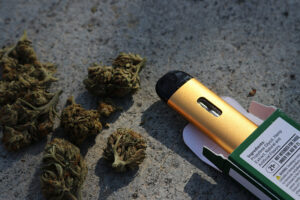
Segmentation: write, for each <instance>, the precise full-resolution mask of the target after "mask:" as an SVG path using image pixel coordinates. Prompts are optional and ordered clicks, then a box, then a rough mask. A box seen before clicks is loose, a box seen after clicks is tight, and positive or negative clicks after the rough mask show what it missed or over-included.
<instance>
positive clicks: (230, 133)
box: [168, 78, 257, 153]
mask: <svg viewBox="0 0 300 200" xmlns="http://www.w3.org/2000/svg"><path fill="white" fill-rule="evenodd" d="M200 97H204V98H206V99H207V100H208V101H210V102H211V103H212V104H214V105H215V106H217V107H218V108H219V109H220V110H221V111H222V114H221V115H220V116H219V117H216V116H214V115H212V114H211V113H210V112H208V111H207V110H206V109H205V108H203V107H202V106H201V105H200V104H199V103H197V100H198V99H199V98H200ZM168 104H169V106H171V107H172V108H173V109H175V110H176V111H178V112H179V113H180V114H182V115H183V116H184V117H185V118H186V119H187V120H189V121H190V122H191V123H193V124H194V125H195V126H197V127H198V128H199V129H200V130H201V131H203V132H204V133H206V134H207V135H208V136H209V137H210V138H211V139H212V140H214V141H215V142H216V143H217V144H219V145H220V146H221V147H222V148H223V149H224V150H225V151H227V152H228V153H231V152H232V151H233V150H234V149H235V148H236V147H238V146H239V145H240V144H241V143H242V142H243V141H244V140H245V139H246V138H247V137H248V136H249V135H250V134H251V133H252V132H253V131H254V130H255V129H256V128H257V126H256V125H255V124H254V123H253V122H251V121H250V120H249V119H247V118H246V117H245V116H244V115H242V114H241V113H240V112H238V111H237V110H236V109H234V108H233V107H232V106H230V105H229V104H228V103H226V102H225V101H224V100H223V99H221V98H220V97H219V96H217V95H216V94H215V93H213V92H212V91H210V90H209V89H208V88H206V87H205V86H204V85H203V84H201V83H200V82H199V81H197V80H196V79H195V78H192V79H190V80H189V81H187V82H186V83H185V84H184V85H183V86H181V87H180V88H179V89H178V90H177V91H176V92H175V93H174V94H173V95H172V96H171V97H170V99H169V100H168Z"/></svg>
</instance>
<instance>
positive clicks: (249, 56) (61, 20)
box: [0, 0, 300, 200]
mask: <svg viewBox="0 0 300 200" xmlns="http://www.w3.org/2000/svg"><path fill="white" fill-rule="evenodd" d="M92 8H93V9H92ZM91 9H92V10H93V11H95V12H94V13H93V12H92V11H91ZM299 9H300V2H299V1H296V0H295V1H293V0H290V1H278V0H273V1H261V0H256V1H245V0H238V1H229V0H226V1H211V0H202V1H201V0H194V1H192V0H186V1H182V0H173V1H167V0H156V1H154V0H148V1H140V0H130V1H116V0H102V1H100V0H99V1H80V0H74V1H71V0H53V1H49V0H18V1H17V0H0V33H1V37H0V45H8V44H12V43H14V42H15V41H16V40H17V39H18V38H19V36H20V35H22V33H23V31H24V30H25V29H26V30H27V32H28V36H29V37H30V38H31V39H32V40H33V44H34V47H35V49H36V51H37V53H38V56H39V58H40V59H41V60H43V61H51V62H54V63H56V64H58V73H57V77H58V78H59V81H58V82H57V83H55V84H53V85H52V89H53V90H55V89H57V88H61V89H63V90H64V93H63V95H62V96H61V98H60V102H59V106H58V109H59V110H60V111H61V109H62V108H63V106H64V104H65V101H66V99H67V97H68V96H69V95H71V94H72V95H74V96H75V97H76V100H77V102H79V103H81V104H83V106H84V107H85V108H95V107H96V102H97V99H96V98H95V97H93V96H91V95H89V94H88V93H87V91H86V90H85V88H84V85H83V83H82V80H83V78H84V77H86V75H87V67H88V66H89V64H90V63H93V62H100V61H103V62H104V63H107V64H109V63H110V60H111V59H112V58H114V57H115V56H116V55H117V54H118V53H119V52H122V51H124V52H134V53H139V54H141V55H142V56H145V57H147V59H148V63H147V66H146V68H144V69H143V70H142V72H141V86H142V87H141V89H140V90H139V91H138V92H137V93H136V94H134V95H133V96H132V98H130V97H127V98H125V99H123V100H119V103H120V105H122V106H123V107H124V108H125V111H124V112H122V113H121V114H119V115H118V114H117V115H115V116H113V117H112V119H111V122H112V123H111V127H110V128H109V129H107V130H104V131H103V132H102V133H101V134H99V135H98V136H97V137H95V138H92V139H90V140H89V141H87V143H86V144H85V145H83V147H81V149H82V152H83V154H84V156H85V159H86V161H87V164H88V170H89V172H88V176H87V179H86V181H85V183H84V186H83V190H82V192H83V199H255V198H254V196H253V195H252V194H250V193H249V192H248V191H246V190H245V189H243V188H242V187H241V186H239V185H238V184H236V183H235V182H233V181H232V180H231V179H230V178H228V177H226V176H225V175H222V174H220V173H218V172H216V171H215V170H214V169H212V168H210V167H208V166H207V165H205V164H204V163H202V162H201V161H200V160H199V159H198V158H196V156H195V155H194V154H193V153H192V152H191V151H190V150H189V149H188V148H187V147H186V146H185V144H184V143H183V140H182V135H181V132H182V129H183V128H184V126H185V125H186V123H187V122H186V120H184V119H183V118H182V117H180V116H179V115H178V114H177V113H175V112H174V111H173V110H171V109H170V108H169V107H167V106H166V105H165V104H164V103H162V102H161V101H160V100H159V98H158V97H157V95H156V93H155V90H154V86H155V83H156V81H157V80H158V78H159V77H161V76H162V75H163V74H164V73H166V72H167V71H169V70H172V69H181V70H184V71H186V72H188V73H190V74H192V75H194V76H196V77H197V78H198V79H200V80H201V81H202V82H203V83H204V84H205V85H207V86H208V87H209V88H211V89H212V90H213V91H215V92H217V93H218V94H219V95H228V96H231V97H233V98H235V99H237V100H238V101H239V102H240V103H241V104H242V105H243V106H244V107H247V106H248V105H249V103H250V101H251V100H257V101H259V102H262V103H264V104H270V105H275V106H277V107H279V108H281V109H282V110H283V111H285V112H286V113H287V114H288V115H289V116H290V117H292V118H294V119H295V120H296V121H297V122H300V103H299V102H300V88H299V84H300V60H299V59H300V56H299V55H300V12H299ZM252 88H255V89H256V90H257V93H256V95H255V96H254V97H247V94H248V93H249V91H250V90H251V89H252ZM58 125H59V123H57V124H56V127H57V126H58ZM117 127H130V128H132V129H134V130H136V131H138V132H140V133H141V134H142V135H143V136H145V137H146V138H147V141H148V149H147V155H148V156H147V158H146V160H145V161H144V162H143V164H142V165H141V166H140V168H139V170H137V171H134V172H130V173H126V174H117V173H114V172H112V171H111V170H110V168H109V167H107V166H106V164H105V162H104V161H103V159H102V158H101V157H102V149H103V148H104V147H105V142H106V138H107V137H108V136H109V134H110V133H111V132H112V131H114V130H116V128H117ZM61 135H62V131H61V130H60V129H59V128H58V129H57V130H56V131H55V132H54V133H53V134H51V135H49V137H48V141H49V140H50V139H51V138H52V137H55V136H61ZM0 136H2V133H1V134H0ZM45 144H46V140H44V141H42V142H40V143H38V144H35V145H32V146H31V147H29V148H26V149H24V150H23V151H21V152H18V153H8V152H7V151H6V150H5V149H4V148H3V146H2V145H0V199H1V200H2V199H5V200H10V199H43V197H42V194H41V192H40V183H39V174H40V170H39V167H40V163H41V158H42V152H43V148H44V146H45Z"/></svg>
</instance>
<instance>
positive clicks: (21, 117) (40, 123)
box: [0, 91, 62, 151]
mask: <svg viewBox="0 0 300 200" xmlns="http://www.w3.org/2000/svg"><path fill="white" fill-rule="evenodd" d="M61 93H62V91H59V92H57V93H56V94H54V96H53V97H52V99H51V100H50V101H49V102H48V103H47V104H45V105H43V106H39V107H36V106H33V105H32V104H30V103H28V102H27V101H25V100H23V99H20V98H19V99H17V101H16V102H15V103H13V104H12V105H10V104H7V105H5V106H2V107H1V109H0V125H2V126H3V137H2V142H3V144H4V146H5V147H6V149H7V150H9V151H17V150H19V149H21V148H23V147H26V146H28V145H30V144H31V143H34V142H37V141H38V140H40V139H42V138H43V137H45V136H46V135H47V134H49V133H50V132H51V131H52V129H53V125H54V119H55V114H56V111H55V107H56V104H57V102H58V98H59V95H60V94H61Z"/></svg>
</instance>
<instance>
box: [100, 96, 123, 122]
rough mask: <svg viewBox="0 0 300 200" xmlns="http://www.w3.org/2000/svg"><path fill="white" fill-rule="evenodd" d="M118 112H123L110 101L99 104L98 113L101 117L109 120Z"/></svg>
mask: <svg viewBox="0 0 300 200" xmlns="http://www.w3.org/2000/svg"><path fill="white" fill-rule="evenodd" d="M117 110H121V108H120V107H117V106H115V105H114V103H113V102H111V101H109V100H106V101H100V102H99V106H98V112H99V114H100V116H101V117H104V118H108V117H109V116H110V115H111V114H112V113H114V112H116V111H117Z"/></svg>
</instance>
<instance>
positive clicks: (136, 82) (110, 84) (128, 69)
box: [84, 53, 146, 97]
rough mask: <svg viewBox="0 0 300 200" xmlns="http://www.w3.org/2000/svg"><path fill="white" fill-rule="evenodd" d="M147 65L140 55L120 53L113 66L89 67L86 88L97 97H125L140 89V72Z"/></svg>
mask: <svg viewBox="0 0 300 200" xmlns="http://www.w3.org/2000/svg"><path fill="white" fill-rule="evenodd" d="M145 63H146V59H143V58H142V57H141V56H140V55H138V54H131V53H129V54H126V53H120V55H119V56H118V57H117V58H116V59H115V60H114V61H113V64H112V66H101V65H93V66H91V67H89V69H88V78H87V79H85V80H84V84H85V87H86V88H87V90H88V91H89V92H91V93H92V94H94V95H96V96H100V97H103V96H110V97H123V96H125V95H127V94H129V93H132V92H134V91H136V90H137V89H138V88H139V87H140V78H139V72H140V70H141V69H142V67H143V66H144V65H145Z"/></svg>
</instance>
